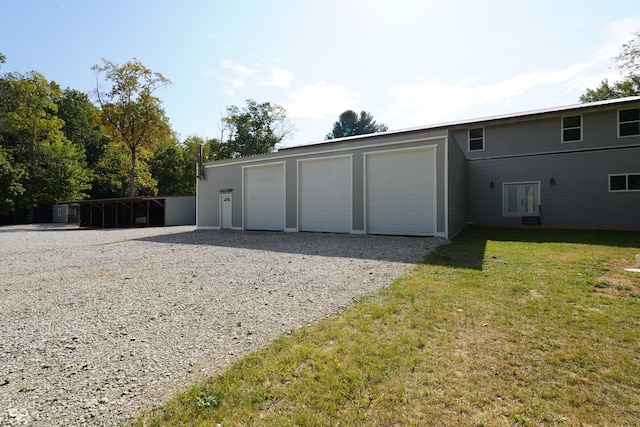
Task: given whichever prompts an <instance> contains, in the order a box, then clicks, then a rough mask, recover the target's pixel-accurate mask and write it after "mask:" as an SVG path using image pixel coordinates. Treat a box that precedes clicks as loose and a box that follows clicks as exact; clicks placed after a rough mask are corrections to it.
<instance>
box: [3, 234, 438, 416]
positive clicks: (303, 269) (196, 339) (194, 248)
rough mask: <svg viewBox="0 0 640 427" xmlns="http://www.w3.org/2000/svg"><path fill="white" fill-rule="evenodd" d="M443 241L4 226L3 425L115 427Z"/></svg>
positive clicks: (332, 308) (385, 280)
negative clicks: (110, 426)
mask: <svg viewBox="0 0 640 427" xmlns="http://www.w3.org/2000/svg"><path fill="white" fill-rule="evenodd" d="M443 242H444V240H443V239H436V238H416V237H390V236H367V235H339V234H312V233H269V232H241V231H212V230H196V229H195V227H167V228H146V229H108V230H80V229H78V228H76V227H69V226H53V225H33V226H11V227H1V228H0V342H1V343H2V346H1V352H0V425H7V424H8V425H29V426H51V425H60V426H62V425H64V426H79V425H91V426H94V425H95V426H104V425H119V424H121V423H123V422H125V421H126V420H127V419H129V418H131V417H134V416H135V415H136V414H138V413H139V412H140V411H142V410H145V409H149V408H150V407H152V406H155V405H159V404H161V403H162V402H163V401H164V400H165V399H167V398H168V397H169V396H171V395H172V394H173V393H175V392H176V391H177V390H179V389H180V388H181V387H184V386H186V385H188V384H189V383H192V382H193V381H196V380H198V379H202V378H203V377H205V376H208V375H210V374H212V373H214V372H215V371H216V370H219V369H220V368H221V367H223V366H225V365H226V364H228V362H229V361H231V360H233V359H235V358H237V357H238V356H240V355H242V354H243V353H246V352H248V351H250V350H253V349H255V348H257V347H260V346H262V345H265V344H266V343H268V342H269V341H270V340H272V339H274V338H275V337H276V336H278V335H280V334H282V333H286V332H287V331H290V330H292V329H295V328H298V327H301V326H304V325H308V324H310V323H312V322H315V321H317V320H319V319H321V318H324V317H326V316H327V315H330V314H333V313H336V312H337V311H339V310H340V309H341V308H343V307H345V306H347V305H349V304H350V303H352V302H353V301H354V299H357V298H358V297H359V296H361V295H365V294H368V293H371V292H373V291H375V290H377V289H379V288H380V287H382V286H385V285H388V284H389V283H390V282H391V281H392V280H393V279H394V278H396V277H398V276H399V275H401V274H402V273H403V272H404V271H405V270H406V269H407V268H408V267H409V266H410V265H412V264H414V263H416V262H418V261H420V260H421V259H423V258H424V257H425V255H426V254H427V253H428V252H429V250H431V249H432V248H433V247H435V246H436V245H438V244H441V243H443Z"/></svg>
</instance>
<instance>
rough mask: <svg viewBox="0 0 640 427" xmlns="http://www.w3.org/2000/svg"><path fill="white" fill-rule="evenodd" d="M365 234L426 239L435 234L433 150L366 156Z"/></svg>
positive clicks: (401, 151) (391, 152)
mask: <svg viewBox="0 0 640 427" xmlns="http://www.w3.org/2000/svg"><path fill="white" fill-rule="evenodd" d="M365 191H366V204H367V205H366V215H367V232H368V233H373V234H401V235H413V236H425V235H426V236H429V235H433V234H434V232H435V220H434V219H435V218H434V217H435V149H434V148H422V149H419V150H397V151H388V152H379V153H374V154H367V155H366V189H365Z"/></svg>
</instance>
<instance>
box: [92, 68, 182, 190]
mask: <svg viewBox="0 0 640 427" xmlns="http://www.w3.org/2000/svg"><path fill="white" fill-rule="evenodd" d="M102 63H103V65H102V66H99V65H94V66H93V67H92V69H93V70H94V72H95V73H96V81H97V84H96V98H97V100H98V102H99V104H100V106H101V108H102V117H103V122H104V124H105V130H106V132H107V133H108V134H109V135H110V136H111V137H112V138H113V139H114V141H117V142H120V143H121V145H119V146H123V147H126V149H127V150H128V153H129V159H130V161H129V167H130V169H129V197H133V196H134V195H135V190H136V168H137V167H138V160H141V158H140V154H141V152H142V151H143V150H146V151H147V152H148V153H149V152H153V151H155V149H156V148H157V146H158V143H159V141H160V140H162V139H163V138H167V137H169V136H170V134H171V128H170V126H169V121H168V119H167V117H166V115H165V112H164V109H163V108H162V101H161V100H160V99H159V98H157V97H155V96H153V93H154V92H155V90H156V89H158V88H160V87H164V86H167V85H169V84H171V81H170V80H169V79H167V78H165V77H164V76H163V75H162V74H160V73H156V72H153V71H151V70H150V69H148V68H146V67H145V66H144V65H142V63H141V62H140V61H138V60H137V59H135V58H134V59H133V60H131V61H129V62H127V63H126V64H124V65H117V64H115V63H113V62H111V61H108V60H106V59H103V60H102ZM99 77H104V79H105V80H106V81H108V82H111V84H112V86H111V89H110V90H108V91H103V90H101V89H100V85H99ZM116 147H118V145H113V146H112V147H111V148H112V149H114V148H116Z"/></svg>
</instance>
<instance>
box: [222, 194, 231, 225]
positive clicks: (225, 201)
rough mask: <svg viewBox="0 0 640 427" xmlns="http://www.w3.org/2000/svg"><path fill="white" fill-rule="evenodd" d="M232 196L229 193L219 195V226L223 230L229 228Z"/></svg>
mask: <svg viewBox="0 0 640 427" xmlns="http://www.w3.org/2000/svg"><path fill="white" fill-rule="evenodd" d="M231 207H232V197H231V194H221V195H220V228H222V229H223V230H229V229H230V228H231V215H232V213H233V210H232V208H231Z"/></svg>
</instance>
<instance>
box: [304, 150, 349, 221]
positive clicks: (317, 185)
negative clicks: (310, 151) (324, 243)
mask: <svg viewBox="0 0 640 427" xmlns="http://www.w3.org/2000/svg"><path fill="white" fill-rule="evenodd" d="M298 171H299V176H298V180H299V181H298V185H299V197H300V198H299V205H298V207H299V228H300V230H301V231H320V232H334V233H348V232H350V231H351V198H352V195H351V157H338V158H330V159H318V160H307V161H301V162H300V164H299V169H298Z"/></svg>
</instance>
